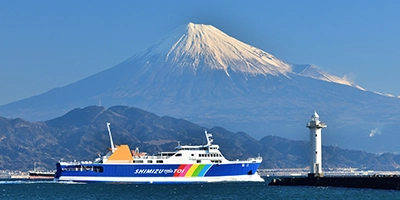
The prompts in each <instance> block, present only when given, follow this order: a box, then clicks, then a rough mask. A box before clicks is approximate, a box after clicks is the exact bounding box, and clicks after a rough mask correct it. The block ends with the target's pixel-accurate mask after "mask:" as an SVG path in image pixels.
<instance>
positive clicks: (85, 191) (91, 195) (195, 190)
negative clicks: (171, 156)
mask: <svg viewBox="0 0 400 200" xmlns="http://www.w3.org/2000/svg"><path fill="white" fill-rule="evenodd" d="M270 180H271V179H270V178H265V182H222V183H194V184H193V183H191V184H116V183H112V184H111V183H90V184H82V183H71V182H54V181H31V180H2V181H1V180H0V199H125V200H129V199H185V200H187V199H210V200H214V199H307V200H308V199H356V200H357V199H359V200H367V199H400V191H397V190H378V189H359V188H339V187H311V186H268V183H269V181H270Z"/></svg>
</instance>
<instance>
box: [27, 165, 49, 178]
mask: <svg viewBox="0 0 400 200" xmlns="http://www.w3.org/2000/svg"><path fill="white" fill-rule="evenodd" d="M54 175H55V171H42V170H38V169H37V168H36V162H35V163H34V168H33V171H29V173H28V179H36V180H53V179H54Z"/></svg>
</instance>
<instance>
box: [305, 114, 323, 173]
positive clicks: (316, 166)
mask: <svg viewBox="0 0 400 200" xmlns="http://www.w3.org/2000/svg"><path fill="white" fill-rule="evenodd" d="M325 127H326V125H325V124H324V123H322V122H321V121H319V115H318V113H317V112H314V115H313V116H311V121H310V122H308V123H307V128H309V129H310V173H309V174H308V176H309V177H322V176H324V174H323V173H322V147H321V146H322V140H321V137H322V136H321V130H322V128H325Z"/></svg>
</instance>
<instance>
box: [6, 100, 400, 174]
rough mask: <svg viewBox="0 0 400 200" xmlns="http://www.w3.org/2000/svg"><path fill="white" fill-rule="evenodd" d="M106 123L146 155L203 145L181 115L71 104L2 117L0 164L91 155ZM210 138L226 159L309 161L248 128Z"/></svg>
mask: <svg viewBox="0 0 400 200" xmlns="http://www.w3.org/2000/svg"><path fill="white" fill-rule="evenodd" d="M106 122H110V123H111V129H112V132H113V138H114V143H115V144H128V145H130V147H131V149H133V148H136V147H139V148H140V150H142V151H146V152H147V153H149V154H154V153H156V152H159V151H171V150H173V148H174V147H175V146H176V145H177V143H178V141H179V142H180V143H181V144H204V143H205V142H206V141H205V138H204V129H206V128H205V127H201V126H198V125H196V124H194V123H191V122H189V121H186V120H183V119H175V118H172V117H167V116H165V117H159V116H157V115H155V114H152V113H149V112H146V111H144V110H141V109H137V108H132V107H127V106H114V107H111V108H109V109H106V108H104V107H98V106H90V107H86V108H83V109H80V108H78V109H74V110H72V111H70V112H68V113H67V114H65V115H63V116H61V117H58V118H55V119H52V120H49V121H45V122H27V121H24V120H22V119H6V118H0V152H2V153H1V154H0V169H12V170H29V169H32V168H33V163H34V162H37V163H38V164H37V166H38V167H42V168H46V169H52V168H54V166H55V163H56V162H57V161H58V160H60V159H64V160H92V159H94V158H95V157H96V156H97V154H104V153H106V152H107V148H108V147H109V146H110V143H109V137H108V133H107V128H106ZM208 131H209V132H211V133H213V136H214V142H215V143H216V144H219V145H220V147H221V152H222V153H223V154H224V155H225V157H227V158H228V159H230V160H233V159H246V158H248V157H255V156H257V155H261V156H262V157H263V159H264V160H263V162H262V165H261V168H294V167H296V168H297V167H306V166H308V143H307V142H306V141H292V140H289V139H285V138H282V137H277V136H265V137H263V138H262V139H261V140H259V141H258V140H256V139H254V138H252V137H250V136H249V135H248V134H247V133H244V132H237V133H233V132H230V131H228V130H226V129H224V128H221V127H214V128H211V129H209V130H208ZM323 159H324V161H323V166H324V167H330V168H335V167H357V168H360V169H374V170H393V169H396V168H397V167H398V166H399V163H400V157H399V156H398V155H394V154H382V155H375V154H371V153H366V152H364V151H352V150H344V149H340V148H335V147H331V146H324V147H323Z"/></svg>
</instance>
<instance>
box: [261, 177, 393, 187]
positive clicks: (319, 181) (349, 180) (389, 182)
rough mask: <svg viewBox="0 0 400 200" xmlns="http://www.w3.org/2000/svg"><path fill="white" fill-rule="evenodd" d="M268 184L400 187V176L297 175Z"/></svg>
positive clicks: (277, 179) (274, 180)
mask: <svg viewBox="0 0 400 200" xmlns="http://www.w3.org/2000/svg"><path fill="white" fill-rule="evenodd" d="M268 185H272V186H273V185H280V186H330V187H350V188H374V189H393V190H399V189H400V176H396V175H394V176H343V177H295V178H276V179H272V180H271V182H270V183H269V184H268Z"/></svg>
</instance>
